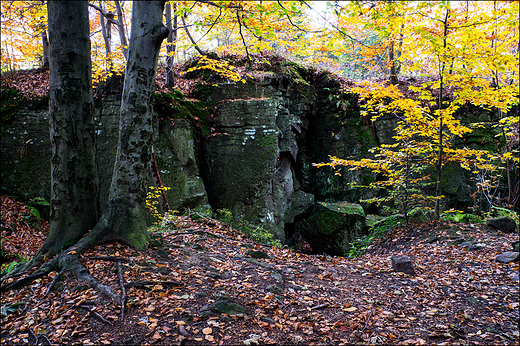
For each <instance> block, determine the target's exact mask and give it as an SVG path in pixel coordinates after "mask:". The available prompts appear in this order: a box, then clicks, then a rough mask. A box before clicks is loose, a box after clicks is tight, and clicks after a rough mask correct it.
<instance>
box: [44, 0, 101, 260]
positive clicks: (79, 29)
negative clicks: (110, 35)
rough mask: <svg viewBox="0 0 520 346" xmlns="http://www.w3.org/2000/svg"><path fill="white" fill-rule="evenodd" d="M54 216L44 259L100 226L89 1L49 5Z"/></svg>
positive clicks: (52, 210)
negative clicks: (46, 254)
mask: <svg viewBox="0 0 520 346" xmlns="http://www.w3.org/2000/svg"><path fill="white" fill-rule="evenodd" d="M47 6H48V7H47V11H48V18H49V21H48V22H49V24H48V25H49V115H50V139H51V150H52V161H51V215H50V230H49V235H48V236H47V239H46V241H45V244H44V245H43V247H42V249H40V252H39V253H41V254H45V253H49V252H50V253H54V252H56V251H59V250H61V249H62V248H63V247H66V246H70V245H72V244H74V243H75V242H76V241H77V240H78V239H79V238H81V237H82V236H83V235H84V234H85V233H87V232H88V231H89V230H90V229H92V228H93V227H94V226H95V225H96V222H97V221H98V212H99V203H98V185H97V177H96V164H95V154H94V118H93V115H94V108H93V101H92V83H91V60H90V37H89V20H88V2H87V1H49V2H48V5H47Z"/></svg>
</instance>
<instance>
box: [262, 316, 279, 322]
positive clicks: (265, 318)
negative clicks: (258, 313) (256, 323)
mask: <svg viewBox="0 0 520 346" xmlns="http://www.w3.org/2000/svg"><path fill="white" fill-rule="evenodd" d="M260 321H262V322H265V323H269V324H276V321H275V320H273V319H272V318H270V317H267V316H262V317H260Z"/></svg>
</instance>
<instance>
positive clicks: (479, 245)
mask: <svg viewBox="0 0 520 346" xmlns="http://www.w3.org/2000/svg"><path fill="white" fill-rule="evenodd" d="M485 247H486V244H484V243H476V244H471V245H470V246H468V250H469V251H475V250H480V249H483V248H485Z"/></svg>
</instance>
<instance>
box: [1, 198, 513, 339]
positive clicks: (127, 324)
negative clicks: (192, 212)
mask: <svg viewBox="0 0 520 346" xmlns="http://www.w3.org/2000/svg"><path fill="white" fill-rule="evenodd" d="M28 215H29V210H28V209H27V207H25V206H24V205H22V204H20V203H18V202H16V201H14V200H13V199H11V198H8V197H7V196H5V195H2V219H1V229H2V247H3V251H4V252H5V253H20V254H22V256H24V257H25V256H30V255H31V254H32V253H34V252H35V251H37V249H38V247H39V246H40V245H41V244H42V242H43V240H44V238H45V228H46V227H47V226H46V223H36V222H35V220H34V219H30V218H29V217H28ZM176 226H177V228H180V229H181V230H175V229H173V228H174V227H172V229H170V230H167V231H166V232H164V233H161V234H155V235H154V237H155V238H156V239H158V240H156V241H154V245H155V246H154V247H152V248H150V249H149V250H147V251H145V252H142V253H139V252H136V251H135V250H132V249H130V248H128V247H126V246H124V245H120V244H105V245H99V246H97V247H95V248H94V249H93V250H91V251H89V252H88V253H86V254H85V255H83V256H82V258H81V260H82V262H83V263H84V264H85V266H86V267H87V268H88V269H89V271H90V272H91V273H92V274H93V275H94V276H95V277H96V278H97V279H98V280H100V281H101V282H103V283H105V284H107V285H109V286H110V287H111V288H112V289H113V290H114V291H116V292H118V293H119V294H121V293H122V290H121V285H120V281H119V279H118V275H117V266H118V265H119V266H121V267H122V268H123V272H124V276H123V278H124V287H125V293H126V297H127V299H126V305H125V311H124V316H123V318H122V314H121V308H120V306H119V305H117V304H115V303H113V302H111V301H110V300H109V299H108V298H106V297H104V296H102V295H100V294H98V293H97V292H95V291H93V290H92V289H91V288H89V287H87V286H86V285H84V284H83V283H82V282H78V281H77V280H76V279H75V278H74V277H73V276H72V275H70V274H65V275H63V277H62V278H61V279H60V280H56V281H55V285H54V286H52V290H50V291H49V293H48V295H47V296H45V295H46V293H47V291H48V290H49V287H50V285H51V283H52V282H53V281H54V280H53V279H54V278H55V277H56V273H52V274H51V275H50V276H48V277H45V278H43V279H41V280H39V281H38V282H35V283H33V284H32V285H31V286H28V287H26V288H23V289H20V290H17V291H10V292H3V293H2V298H1V304H2V316H1V325H2V330H1V333H0V339H1V340H0V341H1V344H3V345H8V344H16V345H17V344H20V345H21V344H27V343H31V344H37V343H38V344H51V343H52V344H57V343H59V344H83V345H98V344H107V345H113V344H129V345H135V344H166V345H169V344H183V345H202V344H205V345H206V344H208V345H209V344H215V345H256V344H260V345H262V344H356V343H360V344H363V343H364V344H401V345H407V344H413V345H416V344H428V345H430V344H448V345H449V344H486V345H487V344H501V345H507V344H510V345H513V344H516V345H518V336H519V329H518V319H519V298H518V281H515V280H517V279H515V276H514V275H515V274H516V275H517V274H518V263H509V264H502V263H498V262H496V261H495V256H496V255H497V254H499V253H502V252H504V251H509V250H510V249H509V248H510V246H511V243H512V242H513V241H516V240H518V235H517V234H503V233H500V232H496V231H493V230H489V229H487V228H486V227H485V226H481V225H474V224H463V223H457V224H454V223H453V224H452V223H431V224H420V225H413V226H410V227H407V228H401V229H399V230H397V231H396V232H394V233H393V234H391V235H389V236H387V237H386V238H385V239H383V240H380V241H379V242H378V243H377V244H375V245H373V246H372V247H371V249H370V250H369V252H368V253H367V254H365V255H363V256H362V257H358V258H356V259H348V258H341V257H331V256H326V255H309V254H303V253H298V252H294V251H292V250H289V249H279V248H270V247H264V246H261V245H259V244H256V243H254V242H252V241H250V240H248V239H246V238H244V237H242V236H241V235H240V234H239V233H238V232H237V231H235V230H233V229H232V228H230V227H228V226H227V225H225V224H221V223H220V222H218V221H216V220H211V219H201V218H199V219H198V220H197V221H194V220H192V219H190V218H188V217H182V218H180V219H179V220H178V222H177V223H176ZM461 240H475V241H478V242H479V243H485V244H486V246H485V247H484V248H483V249H479V250H475V251H466V250H465V249H464V248H463V247H461V245H460V242H461ZM254 251H260V252H254ZM261 253H265V254H267V255H268V256H269V258H253V257H262V256H254V255H255V254H256V255H258V254H261ZM397 254H406V255H408V256H409V257H410V258H411V259H412V261H413V262H414V264H415V269H416V272H417V275H416V276H414V277H412V276H409V275H406V274H403V273H397V272H395V271H393V270H392V268H391V261H390V257H391V256H392V255H397ZM252 255H253V257H251V256H252ZM263 257H266V256H263ZM118 263H119V264H118ZM516 277H517V276H516ZM218 301H221V302H222V301H224V302H232V303H235V304H238V305H240V306H242V307H244V308H245V312H241V313H236V312H235V313H234V314H225V313H220V312H218V311H216V309H215V306H216V305H215V302H218Z"/></svg>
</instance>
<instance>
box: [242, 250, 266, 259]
mask: <svg viewBox="0 0 520 346" xmlns="http://www.w3.org/2000/svg"><path fill="white" fill-rule="evenodd" d="M246 254H247V255H249V256H250V257H252V258H271V256H269V255H268V254H267V253H265V252H263V251H256V250H247V251H246Z"/></svg>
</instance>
